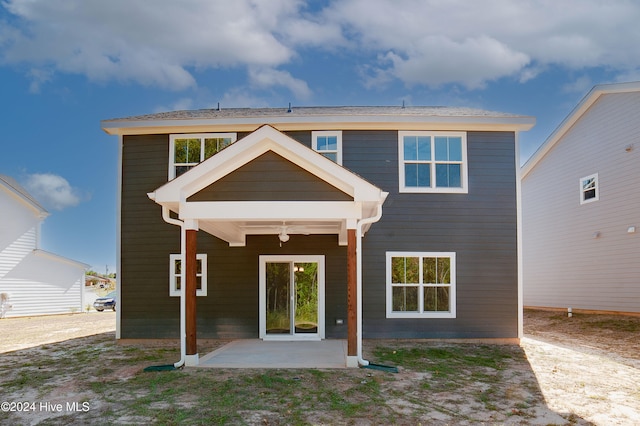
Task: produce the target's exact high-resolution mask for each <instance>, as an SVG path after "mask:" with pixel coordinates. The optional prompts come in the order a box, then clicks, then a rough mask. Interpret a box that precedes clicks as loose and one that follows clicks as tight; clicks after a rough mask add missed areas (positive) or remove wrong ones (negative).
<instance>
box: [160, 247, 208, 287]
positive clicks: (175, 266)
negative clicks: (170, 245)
mask: <svg viewBox="0 0 640 426" xmlns="http://www.w3.org/2000/svg"><path fill="white" fill-rule="evenodd" d="M196 261H197V262H198V265H197V270H196V280H197V285H196V296H206V295H207V255H206V254H198V255H196ZM182 283H184V268H183V267H182V258H181V256H180V255H179V254H172V255H169V296H180V290H181V289H182Z"/></svg>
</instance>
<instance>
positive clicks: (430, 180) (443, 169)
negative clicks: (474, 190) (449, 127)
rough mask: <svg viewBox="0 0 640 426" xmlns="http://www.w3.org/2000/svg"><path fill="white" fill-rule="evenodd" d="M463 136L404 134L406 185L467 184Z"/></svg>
mask: <svg viewBox="0 0 640 426" xmlns="http://www.w3.org/2000/svg"><path fill="white" fill-rule="evenodd" d="M462 140H463V139H462V137H460V136H433V137H432V136H427V135H403V136H402V156H403V158H402V160H403V161H402V162H403V163H404V164H403V168H404V170H403V172H404V182H403V184H404V187H405V188H463V167H464V163H463V143H462Z"/></svg>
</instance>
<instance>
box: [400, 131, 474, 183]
mask: <svg viewBox="0 0 640 426" xmlns="http://www.w3.org/2000/svg"><path fill="white" fill-rule="evenodd" d="M405 136H431V140H432V144H431V158H432V160H431V161H429V163H431V164H436V160H435V155H434V150H435V145H434V144H433V141H434V138H435V137H436V136H454V137H460V138H461V140H462V147H461V148H462V162H461V167H460V173H461V176H460V183H461V184H462V186H461V187H460V188H438V187H436V170H435V169H436V168H435V167H431V187H428V188H427V187H415V186H405V179H404V178H405V176H404V145H403V142H404V137H405ZM447 163H449V164H451V162H447ZM398 174H399V182H398V185H399V191H400V192H401V193H446V194H468V193H469V179H468V161H467V132H435V131H434V132H428V131H398Z"/></svg>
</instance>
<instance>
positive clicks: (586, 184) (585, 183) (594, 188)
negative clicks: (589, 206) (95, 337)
mask: <svg viewBox="0 0 640 426" xmlns="http://www.w3.org/2000/svg"><path fill="white" fill-rule="evenodd" d="M599 199H600V191H599V188H598V174H597V173H596V174H593V175H590V176H587V177H583V178H582V179H580V204H585V203H590V202H592V201H598V200H599Z"/></svg>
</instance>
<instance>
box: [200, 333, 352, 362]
mask: <svg viewBox="0 0 640 426" xmlns="http://www.w3.org/2000/svg"><path fill="white" fill-rule="evenodd" d="M346 360H347V342H346V340H321V341H300V342H291V341H264V340H259V339H248V340H234V341H233V342H231V343H228V344H226V345H225V346H223V347H221V348H219V349H216V350H215V351H213V352H211V353H209V354H207V355H205V356H203V357H202V358H200V363H199V367H208V368H347V361H346Z"/></svg>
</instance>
